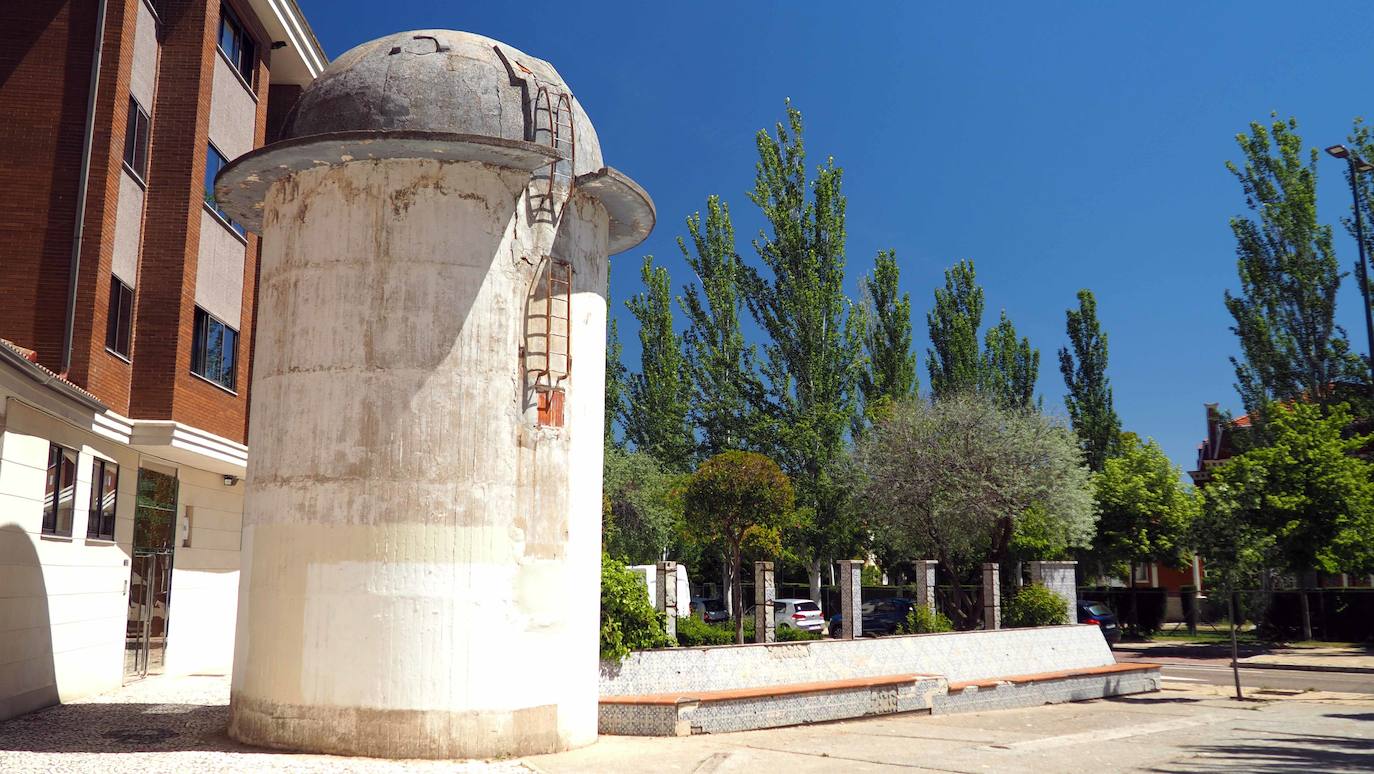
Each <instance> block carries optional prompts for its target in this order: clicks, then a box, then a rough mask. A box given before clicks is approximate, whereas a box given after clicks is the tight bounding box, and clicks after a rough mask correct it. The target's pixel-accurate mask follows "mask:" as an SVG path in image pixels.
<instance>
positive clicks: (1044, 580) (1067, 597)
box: [1030, 562, 1078, 624]
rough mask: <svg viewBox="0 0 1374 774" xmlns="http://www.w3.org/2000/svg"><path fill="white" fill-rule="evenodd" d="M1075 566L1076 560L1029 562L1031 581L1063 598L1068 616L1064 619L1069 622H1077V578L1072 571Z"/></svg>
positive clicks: (1076, 564)
mask: <svg viewBox="0 0 1374 774" xmlns="http://www.w3.org/2000/svg"><path fill="white" fill-rule="evenodd" d="M1077 566H1078V562H1031V563H1030V574H1031V583H1039V584H1040V585H1041V586H1044V587H1045V588H1047V589H1049V590H1050V591H1053V592H1054V593H1055V595H1057V596H1058V597H1059V598H1060V599H1063V600H1064V608H1065V614H1066V615H1067V616H1068V617H1067V618H1065V619H1064V620H1065V621H1066V622H1067V623H1071V624H1073V623H1078V578H1077V574H1076V573H1075V571H1074V568H1075V567H1077Z"/></svg>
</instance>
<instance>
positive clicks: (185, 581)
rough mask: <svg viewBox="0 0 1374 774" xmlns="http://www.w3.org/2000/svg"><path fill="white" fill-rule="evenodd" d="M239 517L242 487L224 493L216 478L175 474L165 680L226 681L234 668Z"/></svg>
mask: <svg viewBox="0 0 1374 774" xmlns="http://www.w3.org/2000/svg"><path fill="white" fill-rule="evenodd" d="M188 515H189V520H188ZM242 516H243V483H242V482H239V483H237V484H235V485H234V486H232V487H228V486H225V485H224V477H223V476H221V475H219V474H216V473H208V472H206V471H203V470H197V469H195V468H188V467H184V466H183V467H181V468H180V469H179V470H178V471H177V536H176V544H175V545H176V551H175V553H174V554H173V556H172V599H171V606H170V609H169V611H168V620H169V621H170V634H169V637H168V644H167V661H166V673H167V674H215V675H227V674H229V671H230V669H231V668H232V666H233V663H234V610H235V608H236V607H237V606H238V593H239V539H240V534H241V532H240V530H241V526H242ZM188 521H189V532H188V531H187V527H188ZM187 537H189V539H190V546H186V545H184V544H183V543H184V542H185V539H186V538H187Z"/></svg>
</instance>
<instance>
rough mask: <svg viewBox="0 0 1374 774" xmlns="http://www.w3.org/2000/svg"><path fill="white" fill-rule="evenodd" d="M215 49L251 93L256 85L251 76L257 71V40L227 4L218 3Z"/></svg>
mask: <svg viewBox="0 0 1374 774" xmlns="http://www.w3.org/2000/svg"><path fill="white" fill-rule="evenodd" d="M226 27H227V28H228V30H229V33H230V36H229V45H230V48H229V49H226V48H225V47H224V42H225V41H224V33H225V28H226ZM215 48H217V49H219V52H220V54H222V55H223V56H224V59H225V61H226V62H228V63H229V66H230V67H232V68H233V69H234V72H235V73H236V74H237V75H238V76H239V77H240V78H242V79H243V82H244V84H245V85H246V86H248V90H249V91H250V92H251V91H252V90H253V88H254V86H255V85H256V82H255V80H254V77H253V76H254V75H255V74H256V73H257V69H258V68H257V63H258V40H257V38H255V37H254V36H253V33H251V32H249V31H248V25H246V24H244V23H243V21H242V19H240V18H239V15H238V12H236V11H235V10H234V9H233V7H231V6H230V4H229V3H228V2H221V3H220V7H219V30H218V31H217V34H216V35H215ZM231 49H232V50H231Z"/></svg>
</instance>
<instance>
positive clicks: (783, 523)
mask: <svg viewBox="0 0 1374 774" xmlns="http://www.w3.org/2000/svg"><path fill="white" fill-rule="evenodd" d="M793 506H794V495H793V492H792V482H791V481H789V480H788V478H787V475H786V474H784V473H783V472H782V469H781V468H779V467H778V464H777V463H776V462H773V461H772V460H770V459H768V458H767V457H765V456H763V455H762V454H758V453H756V452H745V451H727V452H722V453H720V454H717V455H716V456H714V457H712V458H710V459H708V460H706V461H705V462H703V463H702V464H701V467H699V468H697V470H696V472H695V473H693V474H692V477H691V478H690V479H689V480H688V482H687V490H686V492H685V493H684V495H683V510H684V513H683V515H684V520H685V523H686V528H687V532H688V534H690V535H691V536H692V537H694V538H696V539H697V540H699V541H701V542H702V543H706V544H712V545H719V546H722V547H724V549H725V557H726V569H727V571H728V572H729V576H730V607H731V611H730V614H731V615H732V616H734V619H735V641H736V642H741V643H742V642H744V600H743V599H742V598H741V595H740V566H739V565H740V554H741V552H742V550H743V548H744V545H745V544H746V543H750V544H752V545H756V546H758V547H761V548H764V549H765V550H767V549H771V550H772V552H773V553H777V552H778V551H779V550H780V549H781V544H782V540H781V537H782V532H783V531H785V530H786V529H787V528H788V527H790V526H792V525H793Z"/></svg>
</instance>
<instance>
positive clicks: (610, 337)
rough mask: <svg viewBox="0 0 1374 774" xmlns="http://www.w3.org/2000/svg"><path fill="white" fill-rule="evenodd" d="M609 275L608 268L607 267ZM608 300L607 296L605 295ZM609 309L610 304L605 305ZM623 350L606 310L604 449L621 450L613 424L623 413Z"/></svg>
mask: <svg viewBox="0 0 1374 774" xmlns="http://www.w3.org/2000/svg"><path fill="white" fill-rule="evenodd" d="M608 273H609V267H608ZM607 299H608V300H609V294H608V295H607ZM607 306H608V307H609V306H610V304H607ZM624 354H625V348H624V346H623V345H621V343H620V326H618V325H617V324H616V320H615V318H614V317H612V316H611V315H610V310H609V309H607V314H606V430H605V432H606V448H607V449H612V448H616V449H618V448H621V447H622V445H623V444H621V442H620V441H618V440H616V437H615V422H616V420H617V419H619V418H620V417H621V416H622V415H623V414H624V413H625V363H624V361H623V360H622V359H621V358H622V357H623V356H624Z"/></svg>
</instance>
